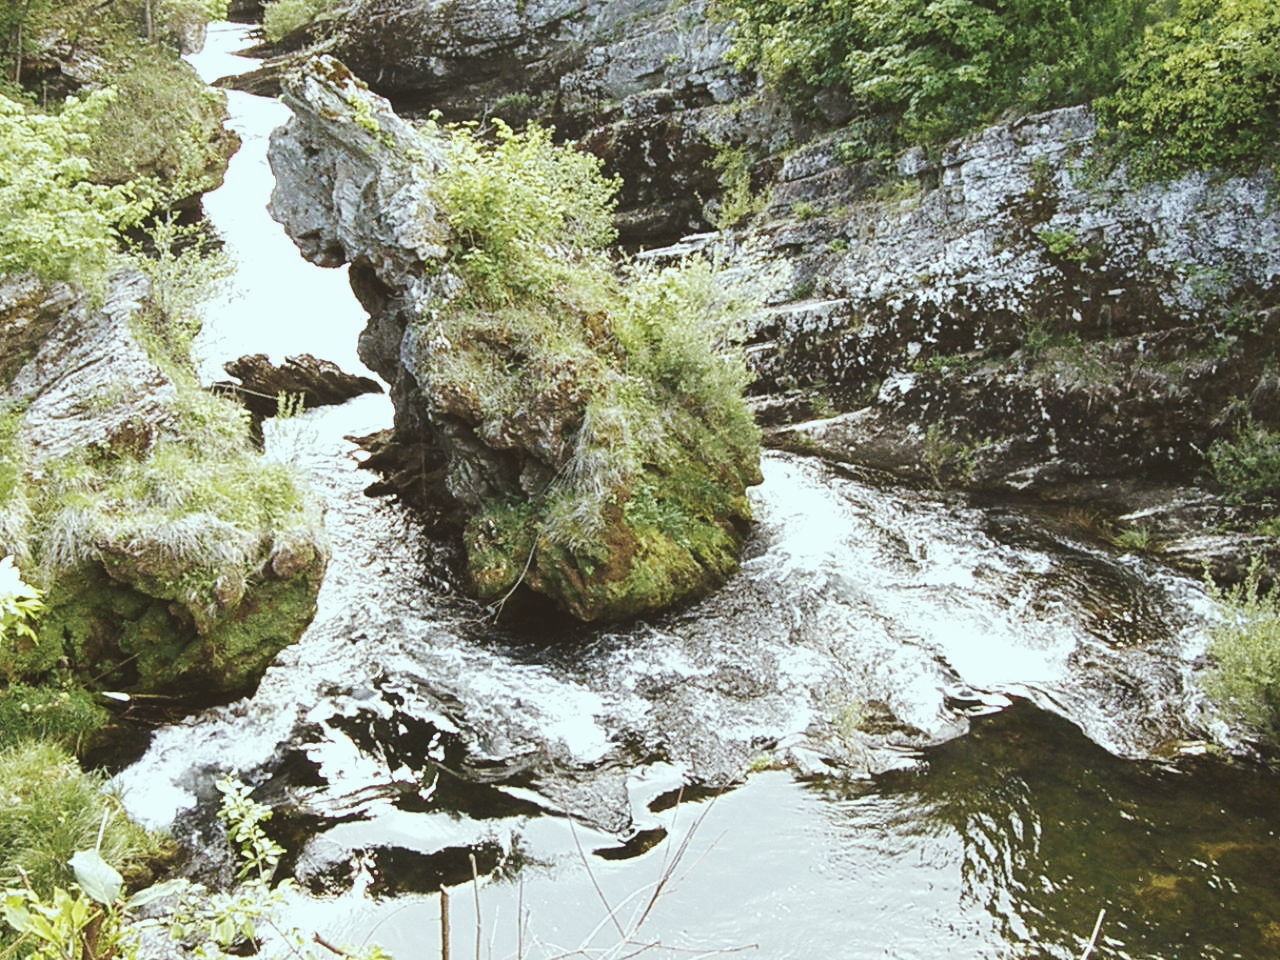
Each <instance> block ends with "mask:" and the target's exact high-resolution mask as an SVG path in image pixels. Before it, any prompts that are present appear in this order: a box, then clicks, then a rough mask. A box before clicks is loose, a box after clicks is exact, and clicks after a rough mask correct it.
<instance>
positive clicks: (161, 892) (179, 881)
mask: <svg viewBox="0 0 1280 960" xmlns="http://www.w3.org/2000/svg"><path fill="white" fill-rule="evenodd" d="M190 886H191V881H190V880H185V879H183V878H182V877H175V878H174V879H172V880H165V881H164V882H163V883H155V884H152V885H151V886H149V887H144V888H143V889H141V890H139V891H138V892H137V893H135V894H134V895H133V896H131V897H130V898H129V899H128V900H126V901H125V902H124V908H125V909H126V910H133V909H135V908H136V907H145V906H146V905H147V904H148V903H155V902H156V901H157V900H163V899H164V898H165V897H170V896H173V895H174V894H176V893H183V892H185V891H186V890H187V888H188V887H190Z"/></svg>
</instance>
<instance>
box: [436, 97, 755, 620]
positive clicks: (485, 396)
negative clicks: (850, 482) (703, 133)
mask: <svg viewBox="0 0 1280 960" xmlns="http://www.w3.org/2000/svg"><path fill="white" fill-rule="evenodd" d="M494 134H495V135H494V138H493V140H492V142H490V141H487V140H484V139H482V138H481V137H480V136H479V135H478V134H477V133H476V132H475V131H474V129H473V128H471V127H456V128H453V129H451V130H450V131H448V147H447V162H446V163H445V165H444V169H443V171H442V172H441V173H440V175H439V178H438V181H437V184H438V186H437V196H438V200H439V202H440V203H441V205H442V206H443V208H444V209H445V211H446V213H447V215H448V219H449V222H450V225H451V227H452V230H453V235H454V244H453V247H452V250H451V255H450V259H449V264H450V266H451V267H452V268H453V269H454V270H456V271H457V272H458V274H459V275H460V276H461V277H462V279H463V280H464V281H465V292H464V293H463V295H462V296H460V297H457V298H455V299H454V300H453V301H452V302H450V303H449V304H448V306H447V307H444V308H443V309H438V310H429V311H428V314H427V316H425V317H424V323H426V324H427V327H428V329H429V331H430V337H431V340H432V343H433V348H432V349H431V350H430V351H429V352H428V353H427V354H426V355H425V357H424V359H423V361H422V365H421V366H420V368H419V369H417V370H415V371H414V374H415V376H416V377H417V379H418V381H419V382H420V383H423V384H426V385H428V387H429V390H430V392H431V395H432V397H433V398H434V404H435V406H436V408H437V411H438V412H439V414H441V415H442V416H445V417H449V418H453V419H454V420H456V421H461V422H463V423H466V424H468V425H470V426H471V427H472V429H474V431H475V433H476V434H478V435H479V436H480V438H482V440H483V441H484V442H486V443H488V444H489V445H490V446H492V447H493V448H495V449H497V450H500V451H501V450H509V451H512V452H513V453H514V454H515V457H516V462H515V464H514V467H513V469H514V470H515V471H516V472H517V473H519V475H520V480H519V486H518V487H517V488H516V489H505V490H485V489H475V490H464V489H459V487H460V486H461V485H455V488H454V491H453V492H454V494H455V496H459V495H461V497H462V498H463V499H468V500H470V501H471V505H472V506H474V507H476V508H477V509H475V510H474V512H473V513H472V515H471V516H470V518H469V519H468V522H467V525H466V534H465V541H466V546H467V551H468V559H469V566H470V572H471V576H472V579H473V581H474V583H475V586H476V588H477V590H478V592H479V593H480V595H481V596H482V597H483V598H485V599H490V600H493V599H499V598H502V597H504V596H506V595H508V594H509V593H510V592H511V591H512V590H513V589H514V588H515V587H516V586H518V585H521V584H523V585H526V586H529V587H531V588H533V589H534V590H536V591H538V592H541V593H544V594H546V595H548V596H550V597H551V598H552V599H553V600H555V601H556V602H557V603H558V604H560V605H561V606H562V607H564V608H565V609H566V610H568V611H569V612H571V613H573V614H574V615H575V616H578V617H580V618H582V619H587V620H591V619H597V618H617V617H623V616H629V615H634V614H636V613H639V612H641V611H645V610H653V609H657V608H661V607H663V606H667V605H669V604H671V603H672V602H675V601H676V600H679V599H681V598H684V597H687V596H691V595H697V594H699V593H702V592H705V591H706V590H707V589H709V588H710V587H711V586H713V585H715V584H716V583H718V582H720V581H722V580H723V578H724V577H725V576H727V575H728V574H729V573H730V572H732V570H734V569H735V568H736V565H737V551H738V547H739V545H740V543H741V539H742V536H743V533H744V531H745V523H746V521H747V520H748V519H749V516H750V511H749V507H748V505H747V501H746V497H745V487H746V486H747V485H749V484H752V483H756V482H758V479H759V473H758V470H759V467H758V461H759V435H758V432H757V429H756V427H755V424H754V422H753V420H752V418H751V415H750V413H749V412H748V411H747V408H746V406H745V403H744V402H743V398H742V393H743V389H744V387H745V385H746V382H747V379H748V376H747V372H746V368H745V364H744V362H743V358H742V354H741V351H740V350H735V349H734V344H735V342H736V339H737V337H738V336H739V334H740V330H741V325H742V323H743V321H744V319H745V318H746V316H748V315H749V314H750V312H751V311H752V310H753V309H754V308H755V307H756V306H757V304H758V302H759V296H760V294H761V292H762V290H763V288H764V286H765V285H766V284H767V282H768V278H767V271H765V274H766V275H764V276H761V275H757V276H756V277H755V278H754V279H753V281H752V282H748V281H747V280H746V279H745V278H743V277H742V276H737V277H735V276H733V275H731V274H729V273H727V272H726V271H725V270H723V269H722V268H721V267H720V266H718V265H717V264H715V263H713V262H712V261H710V260H706V259H702V258H694V259H690V260H687V261H684V262H681V263H677V264H674V265H670V266H665V267H658V266H652V265H647V264H642V263H635V264H632V265H630V266H629V267H627V268H626V269H625V270H623V271H622V272H621V274H619V273H618V271H616V270H615V269H614V268H613V266H612V264H611V263H610V261H609V260H608V258H607V256H606V255H605V252H604V251H605V247H606V245H608V244H609V243H610V242H611V241H612V239H613V236H614V234H613V219H612V214H613V194H614V191H615V190H616V188H617V184H616V182H613V181H610V180H607V179H605V178H603V177H602V176H601V174H600V171H599V167H600V163H599V161H598V160H597V159H596V158H594V157H592V156H590V155H588V154H584V153H581V152H578V151H577V150H574V149H572V148H569V147H561V146H556V145H554V144H553V142H552V139H551V133H550V131H548V130H545V129H542V128H539V127H536V126H531V127H529V128H528V129H527V130H525V131H523V132H520V133H517V132H515V131H512V130H511V129H509V128H508V127H506V126H505V125H503V124H501V123H500V122H499V123H497V124H496V125H495V130H494Z"/></svg>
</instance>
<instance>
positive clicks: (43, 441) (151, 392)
mask: <svg viewBox="0 0 1280 960" xmlns="http://www.w3.org/2000/svg"><path fill="white" fill-rule="evenodd" d="M149 296H150V287H149V283H148V281H147V279H146V278H145V277H143V276H142V275H140V274H135V273H122V274H119V275H117V276H116V277H114V278H113V279H112V281H111V285H110V289H109V292H108V293H107V295H106V296H105V297H104V298H103V299H102V301H101V302H100V303H99V302H95V301H94V300H93V299H92V298H90V297H88V296H86V295H83V294H80V293H78V292H77V291H75V290H74V289H72V288H70V287H68V286H66V285H61V284H59V285H54V286H48V285H45V284H42V283H40V282H38V281H36V280H35V279H33V278H30V277H6V278H0V331H3V334H2V336H3V344H2V346H3V349H2V350H0V355H3V356H4V358H5V361H4V364H3V366H2V367H0V412H3V414H4V416H3V421H4V422H3V425H2V429H0V442H2V444H3V448H4V449H3V453H4V456H3V458H2V459H3V461H4V464H5V466H4V469H3V470H0V554H12V555H14V556H16V557H18V558H19V560H20V562H21V563H22V565H23V568H24V571H25V572H26V573H27V575H28V577H29V579H31V580H32V581H33V582H35V583H36V585H38V586H39V587H41V588H42V589H43V590H44V591H45V601H46V605H47V609H46V612H45V614H44V615H43V617H42V618H41V621H40V624H39V635H38V638H37V639H36V640H35V641H34V642H27V641H23V640H21V639H19V640H16V641H14V643H13V644H12V645H7V646H6V647H5V649H4V650H3V651H0V661H2V662H0V672H2V673H3V674H4V676H5V677H6V678H7V679H10V680H15V679H26V680H31V679H40V678H42V677H44V676H47V675H48V674H49V673H50V672H51V671H63V670H69V671H70V672H71V673H72V674H73V675H74V676H75V677H77V678H78V679H80V680H81V681H83V682H89V683H91V684H96V685H98V686H102V687H106V688H107V689H113V690H130V691H143V692H164V693H170V694H175V695H179V696H187V697H195V698H196V699H198V700H199V701H208V700H209V699H211V698H218V697H228V698H229V697H231V696H233V695H236V694H239V693H244V692H246V691H248V690H251V689H252V688H253V687H254V686H255V685H256V683H257V679H258V677H259V676H260V675H261V673H262V671H263V669H265V667H266V665H267V664H268V663H269V662H270V661H271V659H272V658H273V657H274V656H275V655H276V653H277V652H279V650H280V649H281V648H283V647H284V646H286V645H288V644H290V643H292V642H294V641H295V640H297V638H298V637H299V636H300V635H301V633H302V630H303V629H304V628H305V627H306V625H307V623H308V622H309V621H310V619H311V616H312V614H313V613H314V610H315V598H316V594H317V591H318V589H319V584H320V579H321V576H322V575H323V572H324V568H325V564H326V560H327V552H326V548H325V546H324V544H323V541H322V539H320V537H321V535H320V532H319V528H318V525H317V522H316V521H317V520H318V518H317V517H315V516H314V515H313V514H312V513H311V512H310V511H309V510H308V508H307V507H306V505H305V504H304V503H303V502H301V501H300V500H299V501H298V502H296V503H294V502H293V501H292V500H290V502H289V503H288V504H283V503H280V504H277V507H278V509H277V510H276V511H275V512H274V513H272V514H270V515H269V516H268V514H262V513H256V507H255V508H248V507H246V506H245V505H244V504H242V503H238V502H236V501H237V500H238V499H239V498H241V497H245V498H248V497H267V496H271V495H275V496H277V497H282V498H293V497H296V496H297V491H295V490H294V489H293V487H292V481H291V479H290V478H288V477H286V476H284V475H283V474H282V473H281V472H280V471H279V469H278V468H276V467H274V466H271V465H265V464H260V463H258V462H257V460H256V458H255V457H254V456H253V455H252V453H251V452H250V451H249V449H248V446H247V437H246V436H245V434H244V428H243V424H242V423H240V422H239V418H238V417H237V416H236V415H235V413H234V410H232V413H231V416H230V417H229V418H227V419H226V420H225V421H224V423H223V424H222V425H221V426H218V425H217V424H216V421H217V420H218V418H219V417H223V416H225V415H226V414H225V411H222V412H220V411H219V409H218V408H217V407H216V406H211V404H217V403H221V401H214V400H213V398H211V397H205V396H204V395H202V394H200V392H199V390H198V388H196V387H194V386H192V385H190V384H185V383H180V382H178V381H176V380H175V378H174V375H173V371H172V368H171V367H167V366H166V364H165V363H162V362H158V360H157V356H156V351H155V349H154V347H153V346H150V345H148V343H147V336H148V333H147V331H148V327H147V325H146V323H145V321H143V320H142V319H141V318H142V317H144V316H145V315H146V311H147V310H148V309H149V308H150V299H149ZM210 421H213V422H214V424H213V426H212V429H213V430H214V431H216V432H217V434H218V436H217V437H215V438H214V439H210V437H209V436H206V435H204V434H203V433H202V432H201V431H202V430H204V429H209V428H210ZM204 447H209V448H210V450H209V454H208V458H207V459H204V458H202V456H201V454H200V453H199V452H198V451H199V450H200V449H201V448H204Z"/></svg>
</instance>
